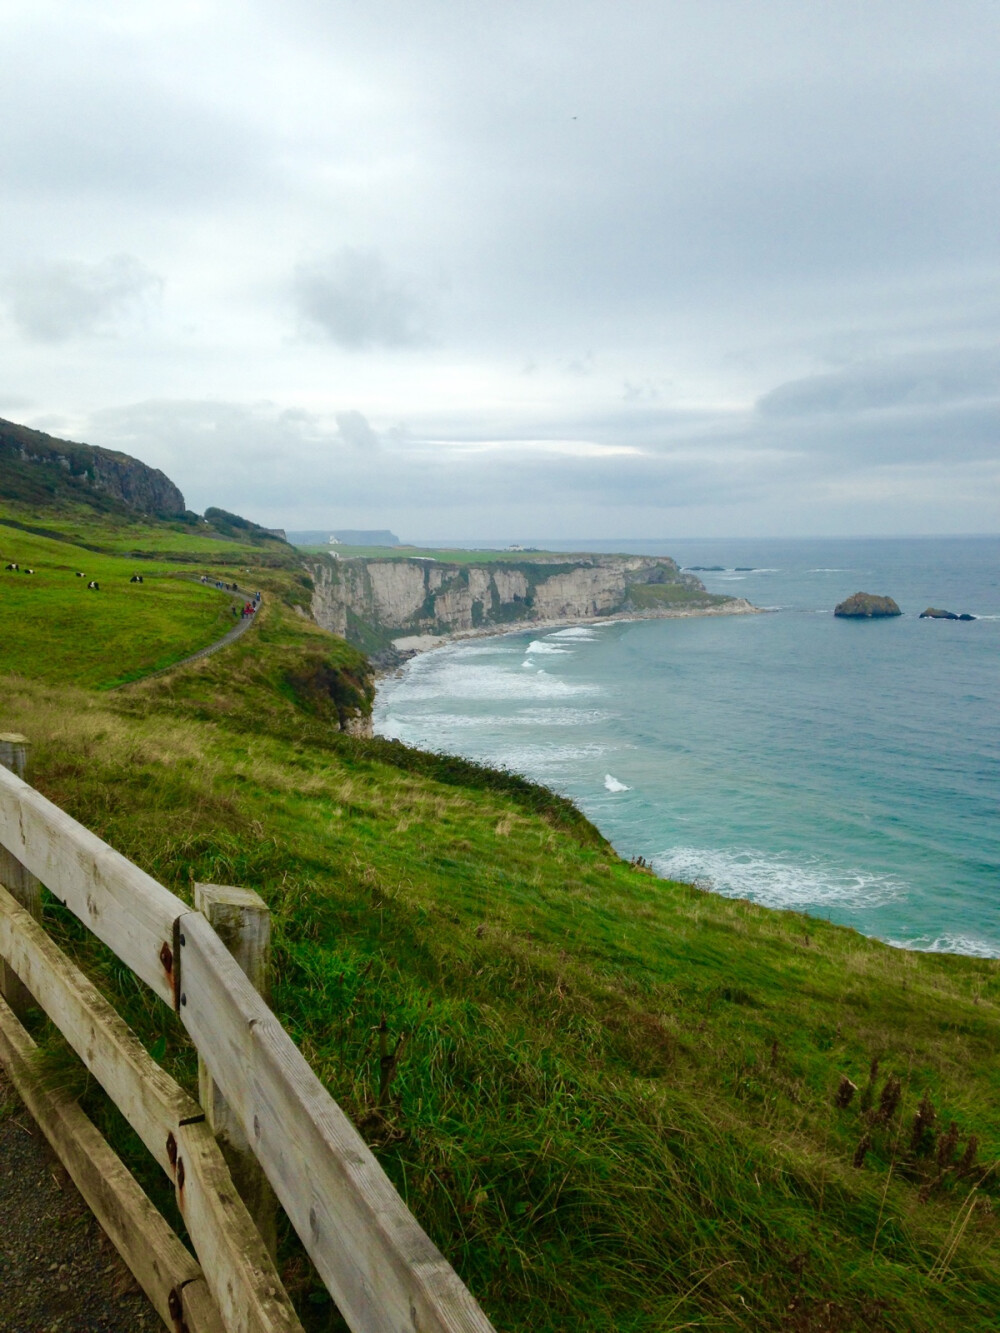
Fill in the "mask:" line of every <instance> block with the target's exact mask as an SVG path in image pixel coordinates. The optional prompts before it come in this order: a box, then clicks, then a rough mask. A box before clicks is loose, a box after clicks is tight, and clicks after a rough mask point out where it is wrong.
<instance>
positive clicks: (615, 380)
mask: <svg viewBox="0 0 1000 1333" xmlns="http://www.w3.org/2000/svg"><path fill="white" fill-rule="evenodd" d="M5 50H6V53H7V55H8V62H7V73H6V76H5V79H4V81H3V83H2V84H0V167H2V169H3V172H4V180H5V196H4V209H3V210H2V212H0V244H2V253H3V255H4V263H5V265H6V267H5V270H4V273H3V274H2V275H0V353H2V355H0V415H9V416H12V417H14V418H15V419H19V420H23V421H26V422H27V424H30V425H37V426H39V427H42V428H45V429H50V430H54V431H56V432H57V433H58V431H60V430H63V431H65V432H66V433H68V434H71V435H75V436H76V437H77V438H85V439H90V440H92V441H93V442H94V443H104V444H109V445H113V446H114V447H121V448H128V449H130V450H131V451H132V452H135V453H136V454H138V455H139V456H140V457H143V458H146V459H148V461H150V462H153V463H155V465H156V466H159V467H162V468H164V470H166V471H167V473H168V474H169V475H172V476H173V477H174V478H175V479H176V481H177V482H178V484H179V485H180V486H181V487H182V489H183V490H184V491H185V494H188V495H191V496H192V498H193V502H196V503H197V502H199V500H200V502H202V503H205V504H207V503H216V504H222V505H223V506H224V507H227V508H240V507H242V508H243V509H245V510H246V511H247V512H248V513H249V514H250V515H251V516H253V517H257V518H259V519H260V520H261V521H264V522H266V523H268V524H269V525H273V526H286V527H291V528H295V527H312V528H315V527H323V526H327V525H329V526H331V527H336V526H351V527H357V526H373V527H385V526H392V527H393V528H395V529H396V530H397V531H400V532H401V533H402V534H404V535H406V534H409V535H419V536H425V537H428V538H435V537H437V538H447V537H456V536H461V537H466V538H469V537H474V536H475V535H476V533H483V534H491V535H501V536H502V535H505V534H509V535H510V536H512V537H516V536H517V535H518V534H522V533H524V532H526V531H531V532H532V533H533V534H535V535H538V536H545V535H550V536H552V537H559V536H566V537H571V536H581V535H593V536H594V537H603V536H607V537H614V536H628V535H632V536H642V535H647V536H663V537H669V536H671V535H676V536H684V535H715V534H721V535H726V534H744V533H745V534H754V533H760V534H776V535H781V534H789V535H791V534H794V533H797V532H809V533H819V532H824V533H832V534H836V533H851V532H865V533H873V532H874V533H891V532H934V531H938V532H949V531H982V530H989V531H995V530H996V526H997V518H996V515H997V513H998V512H1000V508H998V506H997V504H996V500H997V491H996V483H997V477H998V470H1000V232H998V229H997V226H996V218H997V216H1000V170H998V168H1000V161H998V158H1000V137H998V136H997V134H996V132H995V130H996V124H997V119H998V112H1000V81H998V80H997V79H996V74H995V71H996V67H997V63H998V57H1000V10H998V9H997V7H996V6H995V5H994V4H993V3H991V0H957V2H956V3H955V4H953V5H950V6H949V7H948V10H947V13H945V12H944V11H943V10H942V9H941V7H940V6H938V5H932V4H930V3H924V0H916V2H914V0H907V2H906V3H903V0H885V2H884V3H883V4H880V5H878V6H867V7H864V6H848V7H846V8H845V7H844V6H837V7H832V6H827V7H823V6H813V7H810V8H808V9H803V7H802V6H801V4H800V3H797V2H795V3H793V0H775V3H772V4H769V5H768V6H766V7H764V8H761V6H759V5H751V4H749V3H748V2H746V3H744V0H735V2H734V0H703V3H699V4H698V5H687V6H685V5H681V6H676V5H670V6H666V5H662V4H658V3H654V0H625V3H624V4H623V5H619V6H614V7H612V6H609V5H607V4H603V3H598V2H597V0H593V2H591V0H584V2H583V3H573V4H570V3H569V0H554V3H552V4H550V5H546V6H543V7H530V6H518V5H509V4H503V5H502V4H500V3H499V2H498V0H496V2H494V0H487V2H486V3H485V4H484V5H480V6H477V7H476V9H475V11H472V10H469V11H464V10H462V9H461V8H460V7H456V6H455V5H454V4H451V3H445V0H428V3H427V4H426V5H423V6H421V7H420V10H419V12H417V11H416V10H415V9H414V8H413V7H412V6H410V5H406V4H403V3H402V0H385V2H384V3H383V4H380V5H379V6H378V7H376V8H374V9H371V8H370V9H367V10H360V9H359V10H356V11H355V10H342V9H337V8H336V7H333V8H331V7H330V6H329V5H327V4H324V3H320V0H288V3H287V4H285V5H283V6H281V7H274V6H264V5H257V4H250V5H246V4H238V3H236V0H206V2H205V3H199V4H197V5H194V4H187V3H184V0H181V3H178V4H177V5H172V6H170V7H161V8H159V9H157V8H155V7H154V8H150V7H141V6H140V7H136V6H134V5H130V4H127V3H126V0H97V3H95V4H94V5H92V6H88V7H87V12H86V13H85V14H84V13H83V12H80V13H79V14H78V13H76V11H73V10H66V9H65V7H58V6H51V5H48V4H40V5H33V6H30V7H29V6H27V5H24V4H15V5H14V6H13V7H12V9H11V13H10V15H9V20H8V22H7V27H6V33H5Z"/></svg>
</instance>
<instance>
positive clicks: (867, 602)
mask: <svg viewBox="0 0 1000 1333" xmlns="http://www.w3.org/2000/svg"><path fill="white" fill-rule="evenodd" d="M833 614H834V615H835V616H844V617H846V618H848V619H851V620H875V619H879V618H882V617H884V616H901V615H902V614H903V613H902V611H900V609H899V607H898V606H897V605H896V603H895V602H894V601H893V600H892V598H891V597H879V596H878V595H877V594H876V593H873V592H856V593H855V594H854V596H853V597H848V599H847V600H846V601H845V602H840V603H839V605H837V606H836V607H834V611H833Z"/></svg>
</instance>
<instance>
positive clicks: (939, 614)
mask: <svg viewBox="0 0 1000 1333" xmlns="http://www.w3.org/2000/svg"><path fill="white" fill-rule="evenodd" d="M975 618H976V617H975V616H970V615H969V613H968V611H963V612H962V614H961V615H959V614H958V613H957V612H955V611H942V610H941V608H940V607H937V606H929V607H928V608H927V610H926V611H921V612H920V619H921V620H975Z"/></svg>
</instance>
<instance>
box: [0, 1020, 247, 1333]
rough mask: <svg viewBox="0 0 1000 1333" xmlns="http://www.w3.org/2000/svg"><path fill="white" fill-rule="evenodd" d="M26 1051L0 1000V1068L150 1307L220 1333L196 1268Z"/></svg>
mask: <svg viewBox="0 0 1000 1333" xmlns="http://www.w3.org/2000/svg"><path fill="white" fill-rule="evenodd" d="M34 1049H35V1044H34V1042H33V1041H32V1040H31V1038H30V1037H29V1036H28V1034H27V1033H26V1032H25V1030H24V1028H23V1027H22V1026H21V1024H20V1023H19V1022H18V1021H17V1019H16V1018H15V1017H14V1014H13V1012H12V1011H11V1010H10V1008H9V1007H8V1006H6V1005H5V1004H4V1002H3V1001H2V1000H0V1061H2V1063H3V1065H4V1068H5V1069H6V1070H7V1072H8V1074H9V1075H10V1079H11V1082H12V1083H13V1084H14V1087H15V1088H16V1089H17V1091H18V1093H19V1095H20V1097H21V1099H22V1100H23V1102H24V1104H25V1105H26V1106H27V1108H28V1110H29V1111H30V1112H31V1114H32V1115H33V1116H34V1118H35V1120H36V1121H37V1122H38V1124H39V1125H40V1126H41V1129H42V1132H43V1133H44V1134H45V1137H46V1138H47V1139H48V1141H49V1143H50V1144H51V1145H52V1148H53V1150H54V1152H55V1153H56V1154H57V1155H58V1157H59V1158H60V1160H61V1161H62V1163H63V1165H64V1166H65V1167H66V1170H67V1171H68V1172H69V1174H70V1177H71V1178H72V1180H73V1182H74V1184H75V1185H76V1187H77V1189H78V1190H79V1191H80V1193H81V1194H82V1195H83V1197H84V1199H85V1200H86V1202H87V1204H88V1206H89V1207H90V1210H91V1212H93V1214H94V1216H95V1217H96V1218H97V1220H98V1222H99V1223H100V1224H101V1226H102V1227H103V1228H104V1230H105V1232H106V1233H107V1235H108V1237H109V1238H110V1240H111V1241H112V1243H113V1244H114V1246H115V1248H116V1249H117V1251H118V1253H119V1254H120V1255H121V1256H122V1258H123V1259H124V1261H125V1263H126V1264H127V1265H128V1267H129V1268H130V1269H131V1271H132V1273H133V1274H134V1275H135V1277H136V1280H137V1281H138V1283H139V1285H140V1286H141V1287H142V1289H143V1291H144V1292H145V1293H146V1295H147V1296H148V1297H149V1300H150V1302H151V1303H152V1305H153V1308H154V1309H155V1310H156V1312H157V1313H158V1314H159V1316H160V1318H161V1319H162V1320H163V1322H164V1324H165V1325H166V1326H167V1328H169V1329H177V1328H179V1327H181V1322H179V1321H182V1322H183V1324H185V1325H186V1326H187V1328H188V1329H189V1330H190V1333H226V1330H225V1326H224V1324H223V1322H222V1317H221V1315H220V1314H219V1309H218V1306H217V1305H216V1304H215V1301H214V1300H213V1298H212V1297H211V1295H210V1294H209V1291H208V1288H207V1286H206V1283H205V1278H204V1275H203V1273H202V1271H201V1268H200V1267H199V1265H198V1263H197V1261H196V1260H195V1259H194V1258H193V1257H192V1256H191V1255H190V1254H189V1253H188V1251H187V1250H186V1249H185V1248H184V1246H183V1245H182V1244H181V1242H180V1241H179V1240H178V1239H177V1237H176V1236H175V1235H174V1233H173V1232H172V1231H171V1229H170V1227H169V1226H168V1225H167V1223H166V1222H165V1221H164V1219H163V1218H162V1217H161V1216H160V1214H159V1213H158V1212H157V1210H156V1209H155V1208H154V1207H153V1205H152V1203H150V1201H149V1199H148V1198H147V1197H146V1195H145V1194H144V1193H143V1192H142V1190H141V1189H140V1188H139V1186H138V1185H137V1184H136V1182H135V1180H134V1178H133V1177H132V1175H131V1173H130V1172H129V1171H128V1169H127V1168H126V1167H125V1165H124V1164H123V1163H122V1162H121V1160H120V1159H119V1158H118V1157H117V1156H116V1155H115V1153H114V1152H113V1151H112V1150H111V1148H110V1147H109V1146H108V1144H107V1142H106V1141H105V1139H104V1138H103V1137H102V1136H101V1134H100V1133H99V1132H98V1131H97V1129H96V1128H95V1127H94V1125H93V1124H92V1123H91V1121H90V1120H89V1119H88V1118H87V1116H86V1115H85V1114H84V1113H83V1111H81V1110H80V1108H79V1106H77V1104H76V1102H74V1101H72V1100H70V1099H69V1098H68V1097H67V1096H66V1095H65V1094H60V1093H55V1092H51V1091H48V1090H46V1089H44V1088H43V1087H42V1086H41V1084H40V1083H39V1080H38V1078H37V1075H36V1074H35V1072H34V1070H33V1068H32V1061H31V1055H32V1052H33V1051H34ZM178 1317H179V1318H178Z"/></svg>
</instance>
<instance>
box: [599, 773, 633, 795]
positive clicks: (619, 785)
mask: <svg viewBox="0 0 1000 1333" xmlns="http://www.w3.org/2000/svg"><path fill="white" fill-rule="evenodd" d="M604 789H605V791H631V790H632V788H631V787H627V786H626V785H625V783H624V782H619V781H618V779H617V778H613V777H612V776H611V774H610V773H605V775H604Z"/></svg>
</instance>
